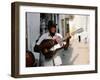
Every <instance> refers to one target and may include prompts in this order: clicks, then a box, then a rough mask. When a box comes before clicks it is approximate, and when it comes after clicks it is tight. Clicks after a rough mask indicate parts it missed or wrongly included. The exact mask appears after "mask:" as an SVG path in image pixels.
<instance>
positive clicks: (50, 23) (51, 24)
mask: <svg viewBox="0 0 100 80" xmlns="http://www.w3.org/2000/svg"><path fill="white" fill-rule="evenodd" d="M52 27H54V28H56V24H55V23H54V22H53V21H52V20H50V21H49V22H48V30H50V29H51V28H52Z"/></svg>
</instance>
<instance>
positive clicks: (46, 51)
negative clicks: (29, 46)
mask: <svg viewBox="0 0 100 80" xmlns="http://www.w3.org/2000/svg"><path fill="white" fill-rule="evenodd" d="M55 44H56V42H55V41H54V40H52V39H45V40H43V41H42V42H41V44H40V45H39V49H40V51H41V52H42V54H43V55H44V56H45V58H52V57H53V56H54V54H55V51H50V48H52V47H53V46H54V45H55Z"/></svg>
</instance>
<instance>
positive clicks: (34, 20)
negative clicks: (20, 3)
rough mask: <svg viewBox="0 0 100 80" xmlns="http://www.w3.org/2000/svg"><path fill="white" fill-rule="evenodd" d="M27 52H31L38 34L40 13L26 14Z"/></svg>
mask: <svg viewBox="0 0 100 80" xmlns="http://www.w3.org/2000/svg"><path fill="white" fill-rule="evenodd" d="M27 30H28V50H30V51H32V52H33V46H34V45H35V42H36V40H37V38H38V37H39V35H40V34H39V33H40V13H27Z"/></svg>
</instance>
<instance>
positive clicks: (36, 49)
mask: <svg viewBox="0 0 100 80" xmlns="http://www.w3.org/2000/svg"><path fill="white" fill-rule="evenodd" d="M43 40H44V35H42V36H41V37H40V38H39V40H38V41H37V43H36V44H35V46H34V51H35V52H40V48H39V45H40V43H41V42H42V41H43Z"/></svg>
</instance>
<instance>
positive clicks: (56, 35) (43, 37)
mask: <svg viewBox="0 0 100 80" xmlns="http://www.w3.org/2000/svg"><path fill="white" fill-rule="evenodd" d="M44 39H56V40H57V42H58V43H59V42H60V41H61V40H62V35H61V34H59V33H55V35H54V36H53V37H52V36H50V33H49V32H47V33H44V34H43V35H42V36H41V37H40V38H39V40H38V42H37V43H36V44H37V45H40V43H41V42H42V41H43V40H44Z"/></svg>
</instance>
